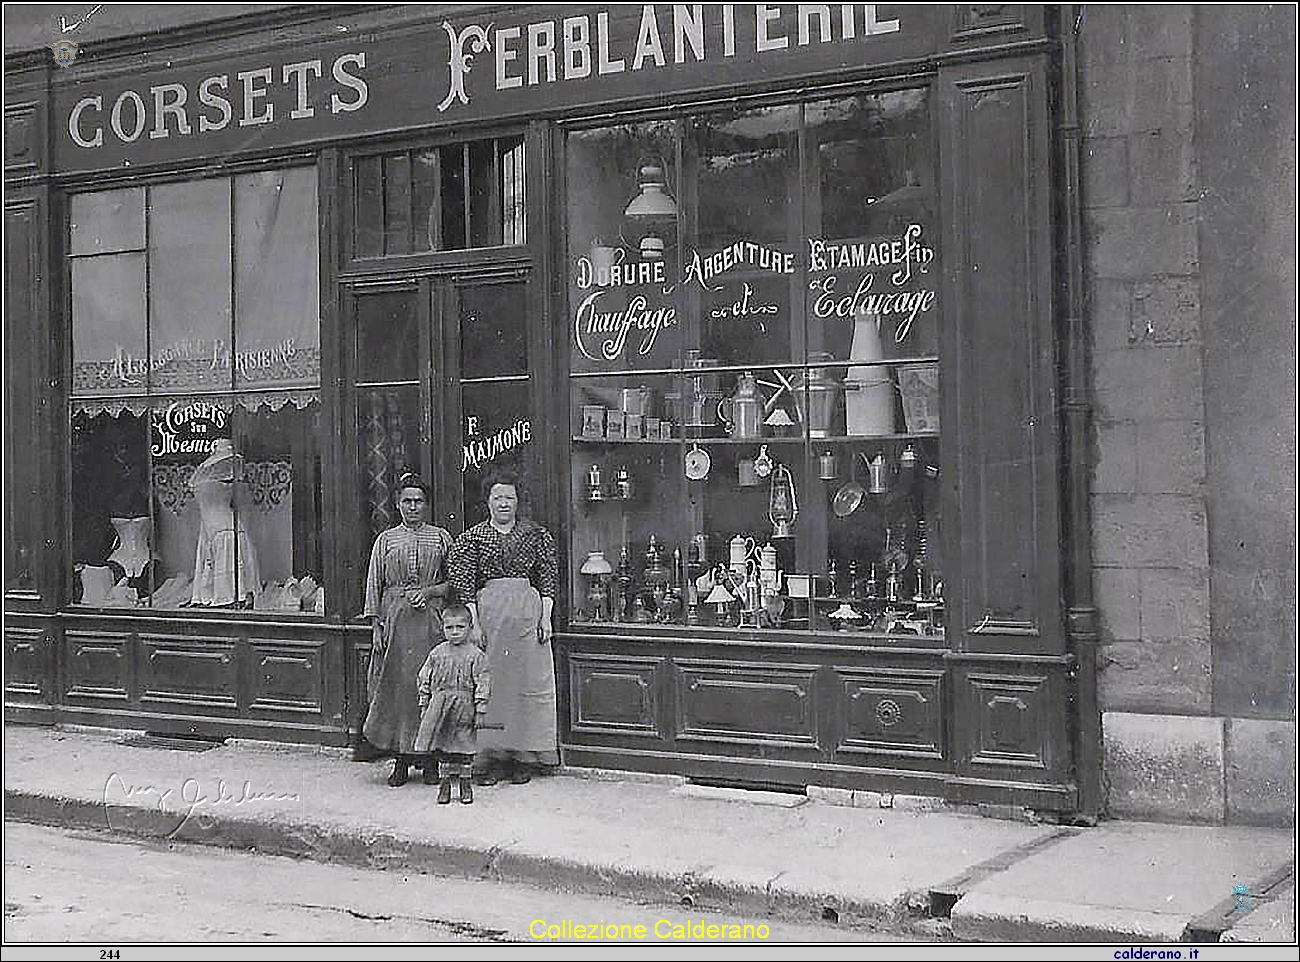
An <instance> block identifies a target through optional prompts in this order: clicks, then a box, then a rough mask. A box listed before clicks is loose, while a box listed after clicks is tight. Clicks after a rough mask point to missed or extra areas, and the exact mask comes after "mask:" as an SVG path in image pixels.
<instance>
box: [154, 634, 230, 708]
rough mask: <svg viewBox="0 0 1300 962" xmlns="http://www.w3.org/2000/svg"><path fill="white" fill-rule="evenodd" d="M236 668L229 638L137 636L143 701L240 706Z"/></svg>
mask: <svg viewBox="0 0 1300 962" xmlns="http://www.w3.org/2000/svg"><path fill="white" fill-rule="evenodd" d="M238 692H239V671H238V658H237V653H236V650H235V643H234V641H233V640H232V639H230V638H219V637H212V636H207V637H205V636H202V635H187V636H179V635H141V636H140V700H141V703H142V704H149V703H157V702H173V703H178V704H184V705H202V706H204V707H206V708H210V709H219V710H222V711H229V710H233V709H235V708H237V707H238V705H239V698H238Z"/></svg>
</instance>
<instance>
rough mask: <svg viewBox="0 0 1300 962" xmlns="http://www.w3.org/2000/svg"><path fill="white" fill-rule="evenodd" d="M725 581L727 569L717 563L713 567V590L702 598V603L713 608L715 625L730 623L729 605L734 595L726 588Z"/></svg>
mask: <svg viewBox="0 0 1300 962" xmlns="http://www.w3.org/2000/svg"><path fill="white" fill-rule="evenodd" d="M726 581H727V569H726V568H724V567H723V566H722V565H718V566H717V567H716V568H714V569H713V590H712V591H710V592H709V596H708V597H707V598H705V599H704V603H705V604H706V605H710V606H711V607H712V608H713V623H714V624H716V625H729V624H731V611H730V607H731V604H732V602H734V601H735V600H736V596H735V595H733V594H732V593H731V592H730V591H728V590H727V585H726Z"/></svg>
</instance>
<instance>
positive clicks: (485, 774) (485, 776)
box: [474, 768, 501, 785]
mask: <svg viewBox="0 0 1300 962" xmlns="http://www.w3.org/2000/svg"><path fill="white" fill-rule="evenodd" d="M499 781H501V776H500V775H498V774H497V773H496V771H495V770H494V769H491V768H487V769H484V770H483V771H481V772H475V773H474V784H475V785H495V784H496V783H497V782H499Z"/></svg>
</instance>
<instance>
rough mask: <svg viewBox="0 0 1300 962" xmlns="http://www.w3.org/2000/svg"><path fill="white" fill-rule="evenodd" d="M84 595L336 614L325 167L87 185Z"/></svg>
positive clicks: (82, 197)
mask: <svg viewBox="0 0 1300 962" xmlns="http://www.w3.org/2000/svg"><path fill="white" fill-rule="evenodd" d="M70 233H71V253H72V260H71V283H72V341H73V389H72V403H71V433H72V504H73V516H72V519H71V520H72V524H71V534H70V540H71V547H72V561H73V565H74V569H75V570H74V575H75V576H74V578H73V581H72V585H73V598H72V600H73V601H74V603H80V604H85V605H93V606H100V607H105V606H106V607H130V608H135V607H149V608H155V609H171V608H190V607H219V608H245V609H253V610H261V611H275V612H280V613H288V612H294V613H301V612H304V611H306V612H314V613H323V612H324V595H323V592H322V591H321V589H320V579H321V575H322V564H321V544H320V530H321V525H320V517H321V504H320V491H321V478H320V470H321V469H320V440H319V437H320V427H321V426H320V402H319V393H320V333H319V332H320V326H319V318H318V307H317V305H318V299H319V294H318V280H317V203H316V171H315V169H314V168H295V169H291V170H282V171H267V172H261V173H257V174H250V175H239V176H237V177H233V178H231V177H220V178H208V179H205V180H198V181H190V182H185V183H176V184H165V185H159V186H153V187H148V188H134V189H131V190H125V191H108V192H104V193H92V194H79V195H75V196H74V197H73V198H72V201H71V231H70Z"/></svg>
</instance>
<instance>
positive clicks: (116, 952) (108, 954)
mask: <svg viewBox="0 0 1300 962" xmlns="http://www.w3.org/2000/svg"><path fill="white" fill-rule="evenodd" d="M99 957H100V958H101V959H113V960H114V962H117V960H120V959H121V958H122V950H121V949H100V950H99Z"/></svg>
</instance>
